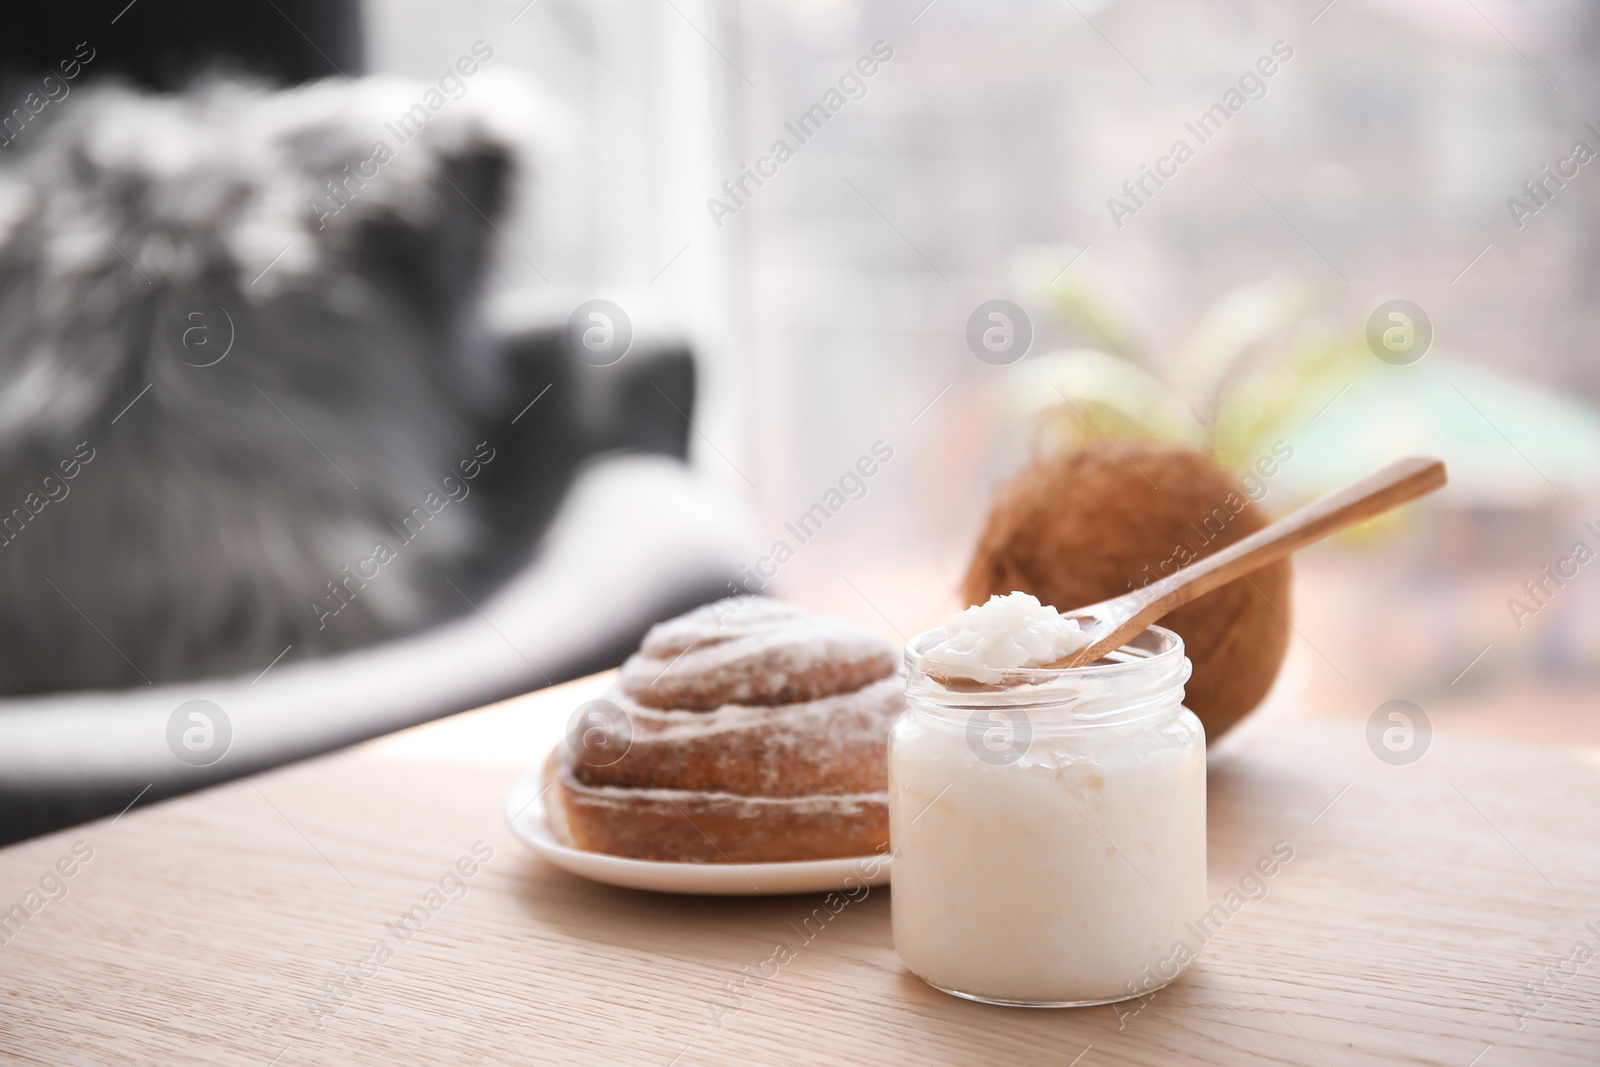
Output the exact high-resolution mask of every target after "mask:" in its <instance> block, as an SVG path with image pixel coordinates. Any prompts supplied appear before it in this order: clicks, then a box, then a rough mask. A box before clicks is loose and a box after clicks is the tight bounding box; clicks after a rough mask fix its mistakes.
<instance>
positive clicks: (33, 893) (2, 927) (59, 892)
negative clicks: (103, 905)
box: [0, 840, 94, 945]
mask: <svg viewBox="0 0 1600 1067" xmlns="http://www.w3.org/2000/svg"><path fill="white" fill-rule="evenodd" d="M92 859H94V846H93V845H91V844H89V842H87V841H83V840H78V841H74V842H73V843H72V850H71V851H70V852H67V853H63V854H62V856H61V858H59V859H57V860H56V861H55V863H53V864H51V865H50V866H49V867H47V868H45V872H44V874H43V875H41V876H40V877H39V881H38V884H37V888H29V890H28V891H27V892H26V893H24V894H23V895H22V899H21V900H19V901H17V902H16V903H15V904H13V905H11V907H10V908H8V909H6V910H5V911H0V945H9V944H10V943H11V939H12V938H14V937H16V936H17V935H18V934H20V933H22V928H23V927H25V926H27V925H28V923H29V922H31V921H32V920H33V917H34V916H35V915H38V914H39V913H40V912H41V911H43V910H44V909H45V908H47V907H48V906H49V905H51V904H52V903H54V902H56V901H58V900H65V899H67V894H68V893H70V892H71V891H72V889H71V886H69V885H68V884H67V883H68V882H69V881H70V880H71V879H72V878H74V877H76V876H77V874H78V871H79V869H80V868H81V867H82V866H83V865H84V864H86V863H88V862H89V861H90V860H92Z"/></svg>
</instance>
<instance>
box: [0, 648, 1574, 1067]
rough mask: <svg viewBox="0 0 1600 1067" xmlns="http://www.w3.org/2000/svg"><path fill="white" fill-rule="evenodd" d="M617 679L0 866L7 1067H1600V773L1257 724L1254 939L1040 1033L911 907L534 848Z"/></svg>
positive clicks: (1236, 819)
mask: <svg viewBox="0 0 1600 1067" xmlns="http://www.w3.org/2000/svg"><path fill="white" fill-rule="evenodd" d="M606 680H607V679H606V676H598V677H595V678H591V679H585V680H583V681H580V682H575V683H571V684H569V685H564V686H560V687H558V688H555V689H550V690H545V691H543V692H541V693H538V694H534V695H531V696H528V697H523V698H519V699H517V700H512V701H508V702H506V703H503V704H499V705H495V706H493V707H490V708H486V709H483V710H480V711H476V712H470V713H467V714H464V715H459V716H456V717H453V718H451V719H446V720H443V721H441V722H438V723H434V724H431V725H428V726H424V727H419V728H417V729H414V730H410V731H407V732H405V733H401V734H396V735H394V736H392V737H388V738H384V739H380V740H378V741H374V742H371V743H368V744H365V745H361V746H358V747H356V748H353V749H349V750H347V751H344V752H340V753H337V754H334V755H331V756H328V757H325V758H322V759H317V760H312V761H309V762H306V763H302V764H298V765H295V766H292V767H288V768H284V769H281V770H278V771H274V772H272V773H268V774H263V775H259V776H256V777H253V778H247V779H243V780H240V781H237V782H233V783H230V784H228V785H225V786H221V787H219V788H215V789H211V790H208V791H205V792H202V793H198V794H193V795H190V796H187V797H182V798H179V799H176V800H172V801H169V802H166V803H162V804H156V805H151V806H138V805H136V806H135V807H134V808H133V809H132V810H130V811H128V812H127V813H126V814H124V815H122V816H120V817H118V818H117V819H114V820H103V821H101V822H97V823H92V824H89V825H86V826H82V827H79V828H77V829H74V830H69V831H66V832H63V833H59V834H55V835H52V836H50V837H45V838H41V839H38V840H34V841H30V842H26V843H23V844H21V845H17V846H14V847H12V848H9V849H6V850H4V851H0V909H5V910H6V911H7V913H8V914H9V915H10V916H11V917H12V918H11V920H10V922H9V924H7V925H4V927H3V929H0V942H3V944H0V1004H3V1009H0V1058H3V1059H5V1060H7V1061H12V1062H21V1063H40V1064H76V1063H85V1064H91V1063H92V1064H108V1063H131V1064H189V1063H195V1064H229V1065H231V1064H242V1065H254V1067H269V1065H276V1067H293V1065H297V1064H311V1063H319V1064H325V1063H362V1064H384V1065H390V1064H411V1063H472V1064H482V1063H492V1064H511V1065H516V1064H547V1063H562V1064H565V1063H572V1064H593V1063H625V1064H639V1065H648V1067H690V1065H694V1064H742V1063H761V1064H768V1063H808V1064H809V1063H843V1062H858V1061H864V1062H870V1063H896V1064H946V1063H948V1064H983V1063H1003V1064H1007V1065H1012V1064H1032V1063H1049V1064H1057V1065H1062V1067H1065V1065H1068V1064H1075V1065H1078V1067H1092V1065H1096V1064H1111V1063H1132V1064H1173V1063H1205V1064H1226V1065H1230V1067H1231V1065H1241V1064H1268V1063H1270V1064H1307V1065H1313V1067H1315V1065H1327V1067H1345V1065H1354V1064H1397V1063H1419V1064H1439V1065H1442V1067H1500V1065H1503V1064H1594V1063H1600V980H1597V974H1600V839H1597V834H1596V830H1597V828H1600V753H1595V752H1593V751H1588V750H1576V749H1569V750H1563V749H1556V748H1546V747H1538V746H1518V745H1510V744H1503V743H1488V742H1484V741H1481V740H1473V739H1466V738H1459V737H1455V736H1451V735H1449V734H1448V733H1443V732H1441V733H1437V734H1435V736H1434V737H1433V739H1432V742H1431V746H1430V748H1429V749H1428V751H1427V753H1426V755H1425V756H1424V757H1423V758H1422V759H1420V760H1419V761H1417V762H1415V763H1412V764H1410V765H1406V766H1393V765H1390V764H1388V763H1385V762H1383V761H1381V760H1379V759H1378V758H1377V757H1376V756H1375V755H1374V754H1373V752H1372V751H1371V750H1370V749H1369V748H1368V744H1367V739H1366V732H1365V729H1364V724H1359V723H1357V724H1347V723H1341V722H1333V721H1326V720H1317V719H1309V718H1298V717H1295V716H1292V715H1290V716H1283V715H1268V716H1265V717H1257V718H1256V719H1254V720H1250V721H1247V722H1246V723H1245V724H1244V725H1243V726H1241V727H1240V728H1239V729H1238V730H1236V731H1235V732H1234V733H1233V734H1231V735H1230V736H1229V737H1228V738H1226V739H1225V740H1224V741H1223V742H1222V743H1221V744H1220V745H1219V746H1217V748H1216V749H1214V750H1213V752H1212V753H1211V757H1210V773H1209V788H1210V812H1209V820H1210V849H1211V851H1210V889H1211V895H1212V898H1213V900H1214V901H1216V902H1219V903H1222V904H1223V905H1224V907H1225V908H1226V909H1227V913H1228V919H1227V921H1226V922H1225V923H1223V924H1220V925H1221V929H1220V931H1219V932H1214V933H1213V934H1212V935H1211V936H1210V937H1209V940H1208V941H1207V943H1206V944H1205V945H1204V947H1203V949H1202V951H1201V953H1200V958H1199V960H1198V961H1197V962H1196V963H1195V964H1194V965H1193V966H1192V967H1191V968H1190V969H1189V970H1188V971H1187V972H1185V974H1184V976H1183V977H1182V978H1180V979H1179V980H1178V981H1177V982H1176V983H1175V984H1173V985H1172V986H1170V987H1168V988H1166V989H1164V990H1161V991H1160V992H1158V993H1156V994H1154V995H1153V996H1151V997H1149V998H1147V999H1145V1000H1143V1001H1132V1002H1129V1003H1127V1004H1123V1005H1118V1006H1115V1007H1099V1008H1085V1009H1077V1010H1068V1011H1028V1010H1020V1009H1007V1008H998V1007H989V1006H985V1005H980V1004H973V1003H968V1002H966V1001H962V1000H957V999H955V998H953V997H949V996H946V995H944V994H942V993H939V992H936V991H934V990H933V989H930V988H929V987H927V986H925V985H923V984H922V983H921V982H920V981H919V980H917V979H916V978H915V977H913V976H912V975H910V974H909V973H907V971H906V970H905V968H904V967H903V966H902V965H901V963H900V961H899V959H898V957H896V955H895V952H894V947H893V944H892V942H891V939H890V931H889V895H890V891H889V890H887V889H873V890H871V891H870V892H869V893H868V894H867V895H865V896H864V897H861V898H860V899H858V900H853V901H850V902H849V903H848V904H847V905H846V906H844V907H842V908H840V909H839V910H837V912H834V913H830V912H826V911H825V912H824V914H825V915H827V916H828V921H827V922H826V924H825V925H820V924H818V923H815V922H814V923H812V924H810V925H809V926H807V927H802V923H803V921H804V920H805V919H806V918H808V917H810V916H812V915H813V913H814V911H815V909H816V908H817V907H818V904H819V899H820V898H819V897H816V896H811V897H799V896H793V897H765V898H696V897H678V896H668V895H659V894H651V893H645V892H636V891H632V890H624V889H615V888H610V887H606V886H601V885H596V884H591V883H588V882H585V881H582V880H580V879H578V878H576V877H574V876H572V875H569V874H566V873H564V872H562V871H560V870H557V869H555V868H553V867H551V866H549V865H547V864H546V863H545V862H544V861H542V860H541V859H539V858H538V857H537V856H535V855H533V854H532V853H530V852H528V851H527V850H526V849H525V848H524V847H523V846H522V845H521V844H520V842H519V841H518V840H517V839H516V838H515V837H513V836H512V835H511V833H510V831H509V830H508V828H507V826H506V824H505V823H504V821H503V819H502V815H501V806H502V802H503V800H504V798H505V796H506V794H507V792H508V790H509V789H510V787H511V785H512V783H513V782H514V781H515V780H516V779H517V778H518V777H519V776H520V775H521V774H522V773H524V772H525V771H526V770H527V769H528V768H529V767H531V766H533V765H534V764H535V763H536V762H537V761H538V760H539V759H540V758H541V757H542V756H543V755H544V753H545V752H546V751H547V750H548V749H549V747H550V746H551V745H552V744H554V743H555V742H556V741H557V740H558V739H559V737H560V736H561V733H562V730H563V727H564V724H565V722H566V719H567V716H568V714H569V713H570V712H571V710H572V709H573V708H574V707H575V706H576V705H577V704H578V703H580V702H581V701H583V700H585V699H588V698H589V697H591V696H594V695H596V694H597V691H598V690H599V688H600V687H602V686H603V685H604V684H605V682H606ZM1280 842H1282V843H1284V844H1285V845H1286V846H1287V848H1289V849H1292V852H1293V856H1292V859H1290V860H1289V861H1288V862H1287V863H1284V864H1282V865H1281V866H1280V867H1278V868H1277V869H1276V870H1275V873H1274V874H1273V875H1272V876H1271V877H1270V878H1266V879H1263V880H1261V881H1260V882H1259V883H1258V882H1256V881H1255V880H1254V879H1250V878H1248V877H1247V876H1249V875H1250V874H1251V872H1252V871H1253V870H1254V868H1255V864H1256V861H1257V860H1258V859H1259V858H1260V857H1262V856H1265V855H1268V854H1269V853H1271V852H1272V851H1273V849H1274V846H1275V845H1278V843H1280ZM1258 885H1259V886H1260V887H1261V888H1257V886H1258ZM1230 892H1231V893H1233V894H1235V895H1234V896H1233V897H1230V895H1229V894H1230ZM30 894H34V895H33V896H31V897H30ZM419 903H420V904H423V905H424V907H423V909H422V911H421V914H423V915H424V916H426V919H425V921H421V920H413V922H412V923H411V924H409V925H408V924H406V923H404V922H402V921H401V920H402V917H403V916H405V915H407V914H408V913H409V914H412V915H415V914H418V913H417V912H415V911H413V910H412V909H413V908H414V906H415V905H418V904H419ZM35 905H36V908H32V909H31V906H35ZM19 906H20V907H21V908H22V912H21V915H22V918H21V919H18V918H16V915H17V912H16V911H15V910H14V909H15V907H19ZM30 909H31V910H30ZM801 929H807V930H809V931H811V934H810V938H809V940H808V939H806V938H805V937H803V936H802V934H801V933H800V930H801ZM780 943H782V944H785V945H787V946H788V947H789V948H790V949H791V952H790V953H788V954H784V955H783V958H784V959H785V960H786V962H784V963H783V965H782V966H781V967H774V966H768V967H765V968H763V966H762V965H763V964H764V963H765V962H766V961H768V960H770V959H772V958H773V957H774V955H775V949H776V947H777V946H778V945H779V944H780ZM1590 953H1594V954H1595V957H1596V958H1594V959H1590V958H1589V954H1590ZM752 973H753V974H755V975H756V976H757V977H756V978H754V979H748V978H747V977H746V976H748V975H750V974H752Z"/></svg>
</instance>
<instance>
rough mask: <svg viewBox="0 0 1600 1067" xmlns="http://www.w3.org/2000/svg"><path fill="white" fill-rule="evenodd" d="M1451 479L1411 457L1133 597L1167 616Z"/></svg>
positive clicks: (1430, 462) (1439, 466)
mask: <svg viewBox="0 0 1600 1067" xmlns="http://www.w3.org/2000/svg"><path fill="white" fill-rule="evenodd" d="M1446 480H1447V476H1446V474H1445V469H1444V464H1443V463H1442V462H1440V461H1439V460H1437V459H1431V458H1429V457H1426V456H1407V457H1406V458H1405V459H1398V460H1395V461H1394V462H1393V463H1391V464H1389V465H1388V466H1387V467H1384V468H1383V469H1382V470H1380V471H1376V472H1374V473H1372V474H1369V475H1367V476H1366V477H1365V478H1362V479H1361V480H1360V481H1356V482H1351V483H1350V484H1349V485H1347V486H1345V487H1344V488H1343V489H1339V490H1336V491H1334V492H1332V493H1329V494H1328V495H1327V496H1325V497H1321V498H1319V499H1317V500H1314V501H1312V502H1311V503H1309V504H1307V505H1306V506H1305V507H1303V508H1301V509H1300V510H1299V511H1295V512H1291V513H1290V514H1288V515H1285V516H1284V517H1283V518H1281V519H1279V520H1278V521H1277V522H1274V523H1272V524H1271V525H1270V526H1267V527H1265V528H1264V529H1261V530H1257V531H1256V532H1255V533H1253V534H1251V535H1250V536H1249V537H1246V538H1243V539H1242V540H1239V541H1235V542H1234V543H1233V544H1231V545H1229V546H1228V547H1227V548H1224V549H1222V550H1221V551H1218V552H1214V553H1212V554H1211V555H1209V556H1207V557H1205V558H1204V559H1200V560H1196V561H1195V562H1194V563H1191V564H1189V565H1188V566H1187V567H1185V568H1183V569H1182V570H1180V571H1178V572H1177V573H1175V574H1171V575H1168V576H1167V577H1165V578H1161V579H1158V580H1156V581H1154V582H1151V583H1150V584H1149V585H1147V586H1145V587H1144V588H1143V589H1140V590H1137V591H1136V592H1135V593H1134V594H1130V595H1132V596H1138V595H1139V594H1143V596H1142V597H1141V599H1142V600H1144V602H1145V604H1144V607H1146V608H1148V607H1156V608H1157V609H1158V611H1159V613H1160V614H1161V615H1165V614H1166V613H1167V612H1169V611H1172V610H1173V609H1175V608H1179V607H1182V606H1183V605H1184V604H1187V603H1188V602H1189V601H1191V600H1194V599H1196V598H1198V597H1202V596H1204V595H1205V594H1207V593H1209V592H1211V591H1212V590H1213V589H1219V588H1221V587H1222V586H1224V585H1227V584H1228V583H1229V582H1231V581H1233V580H1234V579H1235V578H1238V577H1239V576H1241V575H1244V574H1249V573H1250V572H1251V571H1254V570H1258V569H1260V568H1261V567H1264V566H1266V565H1267V564H1268V563H1271V562H1272V561H1273V560H1276V559H1281V558H1282V557H1284V556H1287V555H1288V554H1289V553H1291V552H1294V551H1295V550H1297V549H1300V548H1304V547H1305V546H1306V545H1309V544H1311V543H1312V542H1313V541H1320V540H1322V539H1323V538H1324V537H1327V536H1328V535H1329V534H1332V533H1336V532H1338V531H1339V530H1342V529H1344V528H1345V527H1346V526H1352V525H1354V524H1355V523H1358V522H1360V521H1362V520H1363V519H1370V518H1372V517H1373V516H1376V515H1382V514H1383V513H1384V512H1386V511H1389V510H1392V509H1393V508H1396V507H1399V506H1400V505H1401V504H1404V503H1406V502H1407V501H1410V500H1415V499H1416V498H1417V497H1419V496H1426V495H1427V494H1429V493H1431V492H1433V491H1434V490H1435V489H1439V488H1441V487H1442V486H1443V485H1444V484H1445V482H1446ZM1140 614H1143V611H1141V612H1140Z"/></svg>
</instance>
